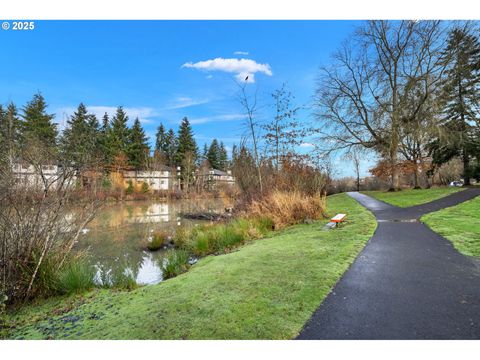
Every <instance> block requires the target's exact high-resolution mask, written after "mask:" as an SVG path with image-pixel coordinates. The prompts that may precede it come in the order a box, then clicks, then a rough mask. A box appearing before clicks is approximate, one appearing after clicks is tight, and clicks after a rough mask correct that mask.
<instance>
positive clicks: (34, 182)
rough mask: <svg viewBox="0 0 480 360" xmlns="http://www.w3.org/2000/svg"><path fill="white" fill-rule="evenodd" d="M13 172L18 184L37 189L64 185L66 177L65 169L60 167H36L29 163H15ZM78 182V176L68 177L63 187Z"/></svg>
mask: <svg viewBox="0 0 480 360" xmlns="http://www.w3.org/2000/svg"><path fill="white" fill-rule="evenodd" d="M12 172H13V176H14V177H15V179H16V180H17V183H19V184H21V185H24V186H32V187H37V188H44V187H45V186H56V185H58V184H60V183H62V180H63V179H64V177H65V176H66V174H65V172H64V171H63V168H62V167H60V166H58V165H39V166H34V165H32V164H28V163H15V164H13V168H12ZM76 180H77V178H76V176H74V175H73V174H72V175H71V176H68V181H67V182H64V183H63V184H62V185H63V186H73V185H74V184H75V182H76Z"/></svg>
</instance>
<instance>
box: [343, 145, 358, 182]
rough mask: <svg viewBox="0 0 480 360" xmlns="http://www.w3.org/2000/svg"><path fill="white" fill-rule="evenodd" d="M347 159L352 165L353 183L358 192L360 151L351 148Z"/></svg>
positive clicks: (356, 148)
mask: <svg viewBox="0 0 480 360" xmlns="http://www.w3.org/2000/svg"><path fill="white" fill-rule="evenodd" d="M346 157H347V159H349V160H351V161H352V163H353V169H354V171H355V182H356V188H357V191H360V162H361V160H360V149H359V148H358V147H353V148H351V151H349V152H348V153H347V156H346Z"/></svg>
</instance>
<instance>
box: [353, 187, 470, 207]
mask: <svg viewBox="0 0 480 360" xmlns="http://www.w3.org/2000/svg"><path fill="white" fill-rule="evenodd" d="M462 190H464V189H462V188H456V187H445V188H432V189H407V190H402V191H396V192H388V191H362V193H363V194H365V195H369V196H372V197H374V198H376V199H378V200H381V201H384V202H386V203H389V204H391V205H395V206H399V207H402V208H405V207H410V206H415V205H420V204H425V203H427V202H430V201H433V200H437V199H440V198H442V197H444V196H447V195H450V194H453V193H455V192H458V191H462Z"/></svg>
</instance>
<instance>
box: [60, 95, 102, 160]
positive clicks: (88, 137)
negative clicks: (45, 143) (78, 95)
mask: <svg viewBox="0 0 480 360" xmlns="http://www.w3.org/2000/svg"><path fill="white" fill-rule="evenodd" d="M99 127H100V126H99V123H98V120H97V118H96V116H95V115H93V114H89V113H88V111H87V108H86V106H85V105H84V104H83V103H80V105H78V108H77V110H76V111H75V112H74V114H73V115H72V116H71V117H70V119H69V120H68V121H67V127H66V128H65V130H64V131H63V134H62V137H61V140H60V145H61V153H62V155H63V157H64V159H65V161H67V163H68V164H69V165H70V166H73V167H74V168H76V169H81V168H84V167H89V166H91V165H93V163H94V162H96V161H97V160H98V156H99V155H100V148H99V141H100V128H99Z"/></svg>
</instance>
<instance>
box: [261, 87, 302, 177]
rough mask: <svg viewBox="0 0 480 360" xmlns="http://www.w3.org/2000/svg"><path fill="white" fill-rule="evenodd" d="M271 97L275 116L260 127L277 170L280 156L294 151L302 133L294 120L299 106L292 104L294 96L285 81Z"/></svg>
mask: <svg viewBox="0 0 480 360" xmlns="http://www.w3.org/2000/svg"><path fill="white" fill-rule="evenodd" d="M272 98H273V100H274V108H275V116H274V118H273V119H272V121H270V122H268V123H266V124H263V126H262V128H263V129H264V130H265V133H264V135H263V138H264V139H265V145H266V151H267V152H268V154H270V156H269V159H271V160H273V163H274V166H275V170H276V171H277V172H278V171H279V169H280V163H281V158H282V157H285V156H286V155H287V154H288V153H293V152H294V151H295V148H296V147H297V146H298V145H300V143H301V139H302V138H303V136H304V133H303V131H302V129H301V128H300V127H299V123H298V122H297V120H296V115H297V113H298V111H299V110H300V107H296V106H293V105H292V101H293V99H294V96H293V95H292V93H291V92H290V91H289V90H288V89H287V85H286V84H285V83H283V84H282V86H281V87H280V88H279V89H277V90H275V91H274V93H273V94H272Z"/></svg>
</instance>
